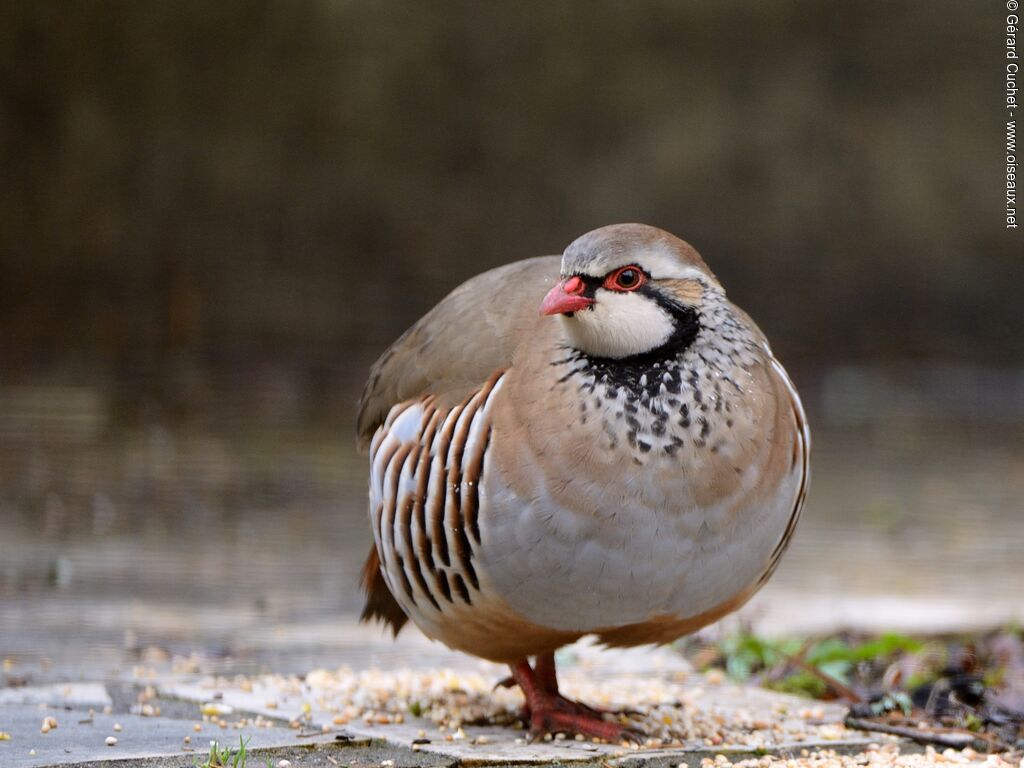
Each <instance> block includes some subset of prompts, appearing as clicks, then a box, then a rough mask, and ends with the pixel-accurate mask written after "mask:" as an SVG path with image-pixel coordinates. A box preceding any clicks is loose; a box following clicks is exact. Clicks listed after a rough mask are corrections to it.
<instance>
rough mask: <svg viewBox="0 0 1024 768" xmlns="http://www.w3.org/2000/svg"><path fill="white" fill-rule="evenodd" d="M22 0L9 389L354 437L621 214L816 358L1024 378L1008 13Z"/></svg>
mask: <svg viewBox="0 0 1024 768" xmlns="http://www.w3.org/2000/svg"><path fill="white" fill-rule="evenodd" d="M3 5H4V9H3V19H4V20H3V23H2V24H0V165H2V179H3V194H2V195H0V270H2V272H0V274H2V279H0V334H2V335H0V383H8V384H23V383H31V382H33V381H38V380H46V381H53V382H70V383H80V382H86V383H94V384H102V385H104V386H110V387H112V388H113V390H114V391H115V392H117V393H118V396H119V398H120V403H121V404H122V405H123V406H124V407H125V412H126V413H130V412H132V409H133V408H138V407H141V406H143V405H145V404H156V407H159V408H162V409H166V410H168V411H169V412H177V411H188V410H189V409H190V408H193V407H199V408H201V407H202V403H203V402H206V399H207V398H208V397H210V396H211V395H210V393H213V392H221V393H223V392H224V391H228V392H241V391H244V390H245V389H246V388H247V387H248V386H250V385H253V383H254V382H260V383H261V385H262V386H266V382H267V381H271V382H273V381H276V380H278V379H280V380H282V381H284V383H283V384H282V385H281V386H282V388H283V389H287V390H288V391H294V392H295V393H297V394H294V398H295V399H297V400H298V401H300V403H301V404H302V405H301V406H299V407H300V408H305V409H311V410H310V413H315V412H318V411H317V409H322V408H327V409H328V410H330V409H331V408H334V409H337V411H338V413H339V414H340V413H341V411H343V410H344V409H347V408H349V407H350V403H351V400H352V398H353V397H354V396H355V394H356V393H357V391H358V389H359V387H360V386H361V378H362V376H363V374H364V373H365V367H366V365H367V364H368V363H369V362H370V361H371V360H372V359H373V357H374V356H375V355H376V354H377V353H378V352H379V351H381V349H382V348H383V346H384V345H385V344H386V343H387V342H389V341H390V340H391V339H393V338H394V337H395V336H396V335H397V334H398V333H400V332H401V331H402V330H403V329H404V328H405V327H406V326H407V325H408V324H409V323H410V322H411V321H413V320H414V319H415V318H416V317H418V316H419V314H421V313H422V312H423V311H424V310H425V309H427V308H428V307H429V306H430V305H431V304H432V303H433V302H435V301H436V300H437V299H439V298H440V297H441V296H442V295H443V294H444V293H445V292H446V291H447V290H448V289H449V288H451V287H453V286H454V285H455V284H457V283H458V282H460V281H461V280H463V279H464V278H466V277H468V276H470V275H471V274H473V273H475V272H478V271H480V270H483V269H485V268H488V267H491V266H494V265H497V264H500V263H503V262H506V261H509V260H513V259H518V258H522V257H526V256H531V255H536V254H539V253H550V252H558V251H560V250H561V249H562V248H563V247H564V246H565V245H566V244H567V243H568V242H569V241H570V240H571V239H572V238H573V237H575V236H576V235H578V234H580V233H582V232H584V231H586V230H588V229H591V228H593V227H595V226H599V225H602V224H606V223H611V222H616V221H629V220H639V221H645V222H649V223H653V224H657V225H660V226H662V227H665V228H667V229H670V230H672V231H674V232H676V233H678V234H680V235H682V236H683V237H685V238H686V239H688V240H690V241H691V242H693V243H694V244H695V245H696V246H697V247H698V248H699V249H700V250H701V251H702V252H703V253H704V255H705V256H706V258H707V259H708V261H709V262H710V263H711V265H712V267H713V268H714V269H715V270H716V271H717V272H718V274H719V276H720V277H721V278H722V280H723V282H724V283H725V284H726V286H727V287H728V289H729V291H730V294H731V295H732V296H733V297H734V298H735V299H736V300H737V301H739V302H740V303H741V304H743V305H744V306H745V307H746V308H748V309H749V310H750V311H751V313H752V314H753V315H754V316H755V317H756V318H757V319H758V320H759V322H760V323H761V325H762V326H763V327H765V329H766V330H767V331H768V332H769V335H770V336H771V337H772V338H773V340H774V344H775V346H776V348H777V349H778V350H779V351H780V352H781V353H782V354H783V355H784V356H785V358H786V359H787V360H795V361H797V365H798V366H799V365H803V366H805V367H807V366H826V365H830V364H835V363H849V362H854V363H885V362H890V361H891V362H901V363H906V362H907V361H914V360H929V361H936V360H939V361H947V362H952V363H961V362H966V363H981V364H986V365H1002V364H1019V363H1020V362H1021V361H1022V360H1024V342H1022V335H1021V331H1022V326H1024V323H1022V318H1021V311H1020V298H1019V295H1020V289H1021V287H1022V280H1021V275H1022V272H1021V265H1022V253H1024V249H1021V248H1020V242H1021V241H1020V239H1019V237H1013V235H1012V234H1007V233H1006V232H1005V230H1004V228H1003V227H1004V222H1003V218H1002V207H1003V206H1002V168H1001V165H1002V147H1001V143H1002V140H1003V127H1004V126H1003V122H1002V121H1003V120H1004V116H1003V114H1002V109H1001V88H1002V85H1001V82H1002V81H1001V76H1000V75H1001V72H1002V63H1001V60H1000V57H1001V55H1002V40H1001V38H1000V35H1001V31H1000V30H1001V26H1002V23H1003V22H1002V20H1001V17H1000V13H1001V11H1000V10H999V8H996V7H995V6H988V5H987V4H982V3H964V2H905V1H898V2H884V3H883V2H854V3H843V4H836V3H822V2H819V0H793V1H792V2H770V3H755V2H735V1H733V0H726V1H723V0H704V1H703V2H691V3H676V2H668V1H667V0H663V1H658V0H644V1H643V2H629V3H625V2H621V1H616V2H610V1H601V2H582V1H581V0H573V1H571V2H552V3H503V4H494V3H481V2H472V1H470V0H460V1H458V2H447V3H404V2H394V1H392V0H384V1H383V2H382V1H373V2H371V1H370V0H348V1H342V0H292V1H291V2H287V3H285V2H279V3H257V2H245V1H240V0H234V1H232V2H212V3H211V2H198V1H196V0H186V1H183V2H174V3H170V2H165V3H131V2H101V1H99V0H97V1H95V2H34V1H26V2H10V1H8V2H6V3H4V4H3ZM271 386H272V385H271ZM197 404H198V405H197Z"/></svg>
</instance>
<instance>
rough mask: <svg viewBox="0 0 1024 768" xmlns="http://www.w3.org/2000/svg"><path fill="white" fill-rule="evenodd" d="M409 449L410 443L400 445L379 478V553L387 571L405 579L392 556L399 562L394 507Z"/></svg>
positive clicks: (396, 502)
mask: <svg viewBox="0 0 1024 768" xmlns="http://www.w3.org/2000/svg"><path fill="white" fill-rule="evenodd" d="M411 450H412V444H411V443H406V444H405V445H400V446H399V447H398V450H396V451H395V452H394V453H393V454H392V455H391V457H390V458H389V459H388V463H387V466H386V467H385V473H384V476H383V477H382V478H381V480H382V482H381V502H382V508H381V522H380V528H381V541H380V549H381V553H382V554H383V555H385V556H386V559H387V568H388V571H389V572H391V573H392V577H393V578H394V576H395V571H396V570H397V571H398V572H399V573H401V576H402V578H403V579H405V573H404V572H403V571H402V568H401V566H400V565H398V566H397V567H396V563H395V562H394V561H393V560H392V556H394V558H396V559H397V560H398V562H401V557H400V555H399V553H398V549H397V547H396V544H397V542H395V539H394V532H395V512H396V509H395V507H396V505H397V504H398V481H399V477H400V475H401V472H402V465H403V464H405V458H406V456H408V455H409V452H410V451H411ZM389 494H390V495H389Z"/></svg>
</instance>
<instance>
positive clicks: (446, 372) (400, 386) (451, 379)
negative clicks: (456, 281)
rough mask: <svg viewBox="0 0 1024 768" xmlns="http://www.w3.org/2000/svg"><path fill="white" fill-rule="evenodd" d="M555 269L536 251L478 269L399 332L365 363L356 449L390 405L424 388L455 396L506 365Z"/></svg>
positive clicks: (555, 260)
mask: <svg viewBox="0 0 1024 768" xmlns="http://www.w3.org/2000/svg"><path fill="white" fill-rule="evenodd" d="M559 268H560V257H558V256H540V257H537V258H533V259H525V260H524V261H517V262H515V263H513V264H507V265H505V266H503V267H497V268H496V269H492V270H489V271H487V272H484V273H482V274H479V275H477V276H476V277H473V278H471V279H469V280H467V281H466V282H465V283H463V284H462V285H460V286H459V287H458V288H456V289H455V290H454V291H452V292H451V293H450V294H448V296H446V297H445V298H444V299H442V301H441V302H440V303H439V304H438V305H437V306H435V307H434V308H433V309H431V310H430V311H429V312H428V313H427V314H425V315H424V316H423V317H422V318H420V319H419V320H418V321H417V322H416V324H415V325H413V326H412V327H411V328H409V330H407V331H406V332H405V333H404V334H402V336H401V337H400V338H399V339H398V340H397V341H396V342H395V343H394V344H392V345H391V346H390V347H389V348H388V349H387V351H386V352H385V353H384V354H383V355H381V356H380V358H379V359H378V360H377V362H376V363H374V364H373V366H372V367H371V368H370V376H369V379H368V380H367V382H366V387H365V388H364V389H363V394H362V397H360V399H359V415H358V420H357V427H356V428H357V433H358V439H359V445H360V448H362V449H365V448H366V447H367V446H369V444H370V440H371V439H372V437H373V433H374V432H375V431H376V429H377V427H378V426H380V425H381V424H382V423H383V422H384V418H385V417H386V416H387V413H388V411H389V410H390V409H391V407H392V406H394V405H395V404H396V403H400V402H402V401H404V400H408V399H410V398H413V397H419V396H421V395H425V394H434V395H438V396H443V397H445V398H451V399H452V400H458V399H461V398H462V397H463V396H464V395H465V394H466V393H467V392H469V391H470V389H472V388H473V387H478V386H480V385H481V384H482V383H483V382H484V381H485V380H486V379H487V377H488V376H490V375H491V373H493V372H494V371H495V370H496V369H499V368H507V367H508V366H509V365H511V363H512V358H513V355H514V353H515V350H516V348H517V347H518V346H519V344H520V343H521V342H522V341H523V340H524V339H525V338H527V337H528V336H529V334H530V333H531V331H534V330H535V329H536V328H537V326H538V325H539V323H540V320H541V317H540V313H539V309H540V302H541V300H542V299H543V298H544V294H545V293H546V292H547V291H548V290H549V289H550V288H551V286H552V285H554V283H555V280H556V279H557V277H558V272H559Z"/></svg>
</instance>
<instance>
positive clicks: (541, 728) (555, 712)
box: [511, 654, 641, 743]
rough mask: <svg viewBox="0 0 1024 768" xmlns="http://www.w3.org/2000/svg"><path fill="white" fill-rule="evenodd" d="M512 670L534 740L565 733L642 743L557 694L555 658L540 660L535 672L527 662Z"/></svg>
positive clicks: (628, 731)
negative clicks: (550, 734) (520, 692)
mask: <svg viewBox="0 0 1024 768" xmlns="http://www.w3.org/2000/svg"><path fill="white" fill-rule="evenodd" d="M511 666H512V679H513V680H515V682H516V685H518V686H519V687H520V688H522V690H523V695H524V696H525V697H526V705H525V706H524V708H523V710H524V712H523V714H524V719H526V718H528V719H529V724H530V736H531V737H532V738H537V737H539V736H543V735H544V734H546V733H566V734H569V735H575V734H582V735H584V736H588V737H591V738H598V739H604V740H605V741H609V742H612V743H615V742H619V741H623V740H626V741H633V742H637V743H639V742H640V741H641V735H640V734H639V733H637V732H636V731H633V730H631V729H629V728H623V727H622V726H621V725H618V724H617V723H613V722H610V721H608V720H605V719H604V718H603V717H601V714H600V713H599V712H597V711H596V710H593V709H590V708H589V707H587V706H584V705H582V704H577V703H576V702H574V701H570V700H569V699H567V698H565V697H564V696H562V695H561V694H560V693H558V680H557V678H556V677H555V659H554V656H553V655H552V654H546V655H544V656H538V657H537V669H536V671H535V670H534V669H532V668H531V667H530V663H529V662H528V661H527V660H526V659H523V660H522V661H520V662H518V663H516V664H513V665H511Z"/></svg>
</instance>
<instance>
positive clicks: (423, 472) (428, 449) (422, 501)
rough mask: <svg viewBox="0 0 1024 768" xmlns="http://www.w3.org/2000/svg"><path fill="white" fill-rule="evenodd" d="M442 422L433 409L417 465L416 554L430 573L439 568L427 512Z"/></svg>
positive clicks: (438, 414) (439, 415)
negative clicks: (436, 443)
mask: <svg viewBox="0 0 1024 768" xmlns="http://www.w3.org/2000/svg"><path fill="white" fill-rule="evenodd" d="M440 420H441V413H440V412H439V411H438V410H437V409H435V408H431V412H430V421H429V422H428V423H427V428H426V429H425V430H424V431H423V438H422V440H421V441H420V445H421V447H422V448H423V451H422V452H421V453H420V460H419V463H418V464H417V465H416V507H415V509H414V513H415V515H416V534H417V535H416V544H417V547H418V549H417V552H416V554H417V556H418V557H420V558H422V559H423V561H424V564H425V565H426V566H427V570H428V571H430V572H434V571H436V570H437V568H436V566H435V565H434V551H433V546H432V544H431V541H430V534H429V533H428V529H427V512H426V510H427V502H428V499H429V491H430V473H431V470H432V468H433V466H434V455H433V453H432V446H433V443H434V435H435V434H437V424H438V422H439V421H440Z"/></svg>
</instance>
